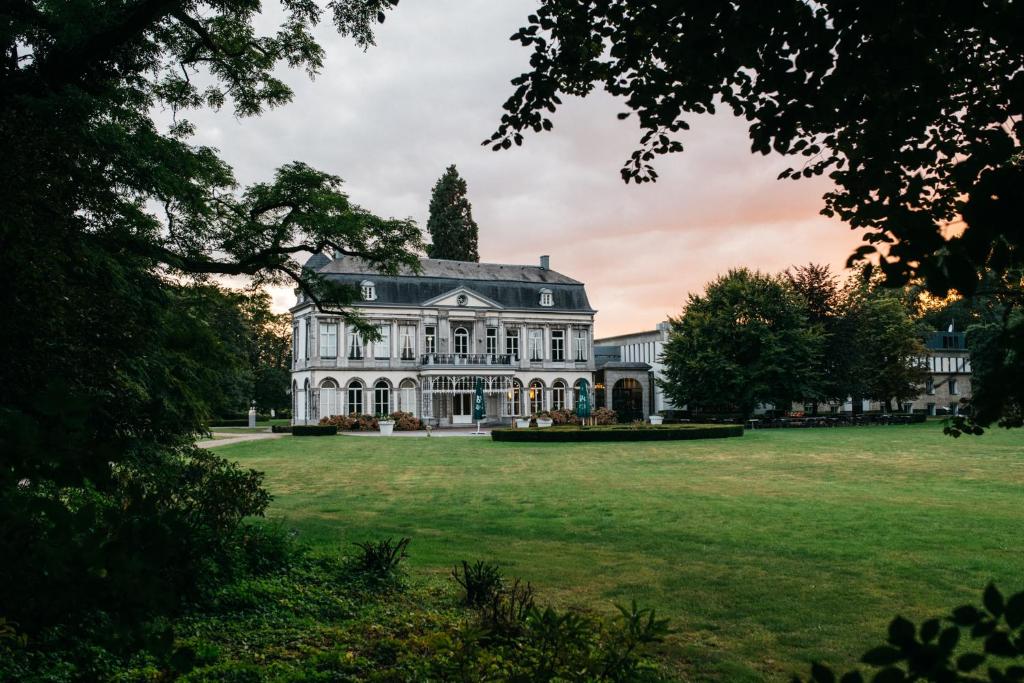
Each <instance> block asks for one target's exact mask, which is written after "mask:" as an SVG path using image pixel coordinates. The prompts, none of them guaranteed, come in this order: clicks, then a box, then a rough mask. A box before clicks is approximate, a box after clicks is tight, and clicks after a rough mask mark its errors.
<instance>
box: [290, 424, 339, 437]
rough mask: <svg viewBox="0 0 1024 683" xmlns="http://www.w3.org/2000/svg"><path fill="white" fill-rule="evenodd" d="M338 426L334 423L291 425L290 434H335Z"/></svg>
mask: <svg viewBox="0 0 1024 683" xmlns="http://www.w3.org/2000/svg"><path fill="white" fill-rule="evenodd" d="M337 434H338V428H337V427H335V426H334V425H293V426H292V436H336V435H337Z"/></svg>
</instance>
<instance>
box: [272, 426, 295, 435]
mask: <svg viewBox="0 0 1024 683" xmlns="http://www.w3.org/2000/svg"><path fill="white" fill-rule="evenodd" d="M270 431H271V432H272V433H274V434H291V433H292V426H291V425H271V426H270Z"/></svg>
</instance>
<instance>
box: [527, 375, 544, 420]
mask: <svg viewBox="0 0 1024 683" xmlns="http://www.w3.org/2000/svg"><path fill="white" fill-rule="evenodd" d="M543 411H544V384H543V382H541V381H540V380H539V379H535V380H533V381H532V382H530V414H536V413H540V412H543Z"/></svg>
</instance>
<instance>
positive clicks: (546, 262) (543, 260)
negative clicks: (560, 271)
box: [540, 254, 551, 270]
mask: <svg viewBox="0 0 1024 683" xmlns="http://www.w3.org/2000/svg"><path fill="white" fill-rule="evenodd" d="M540 267H541V268H543V269H544V270H548V269H549V268H550V267H551V257H550V256H548V255H546V254H545V255H544V256H541V257H540Z"/></svg>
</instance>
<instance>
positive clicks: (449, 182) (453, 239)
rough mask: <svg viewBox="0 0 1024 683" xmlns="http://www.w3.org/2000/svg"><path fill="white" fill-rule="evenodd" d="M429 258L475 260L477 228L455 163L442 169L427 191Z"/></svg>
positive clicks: (477, 256) (477, 255)
mask: <svg viewBox="0 0 1024 683" xmlns="http://www.w3.org/2000/svg"><path fill="white" fill-rule="evenodd" d="M427 231H428V232H429V233H430V245H429V246H428V247H427V255H428V256H430V258H439V259H451V260H453V261H479V260H480V254H479V252H478V251H477V242H478V239H479V232H480V230H479V228H477V225H476V221H474V220H473V207H472V206H471V205H470V203H469V197H467V196H466V181H465V180H464V179H463V178H462V176H460V175H459V171H458V169H456V168H455V164H452V165H451V166H449V167H448V168H447V169H445V172H444V175H442V176H441V177H440V178H439V179H438V181H437V182H436V183H435V184H434V189H433V192H432V193H431V195H430V218H429V219H428V220H427Z"/></svg>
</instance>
